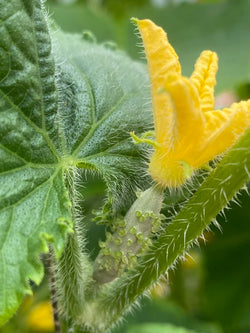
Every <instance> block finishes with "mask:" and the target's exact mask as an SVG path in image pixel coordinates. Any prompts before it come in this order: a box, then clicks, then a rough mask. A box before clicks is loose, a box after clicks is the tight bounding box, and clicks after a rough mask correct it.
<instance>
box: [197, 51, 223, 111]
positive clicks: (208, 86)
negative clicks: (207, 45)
mask: <svg viewBox="0 0 250 333" xmlns="http://www.w3.org/2000/svg"><path fill="white" fill-rule="evenodd" d="M217 70H218V56H217V54H216V53H215V52H212V51H203V52H202V53H201V55H200V57H199V58H198V60H197V61H196V64H195V69H194V72H193V74H192V75H191V81H192V82H193V83H194V84H195V86H196V88H197V90H198V93H199V96H200V103H201V110H202V111H203V112H206V111H211V110H213V109H214V86H215V85H216V73H217Z"/></svg>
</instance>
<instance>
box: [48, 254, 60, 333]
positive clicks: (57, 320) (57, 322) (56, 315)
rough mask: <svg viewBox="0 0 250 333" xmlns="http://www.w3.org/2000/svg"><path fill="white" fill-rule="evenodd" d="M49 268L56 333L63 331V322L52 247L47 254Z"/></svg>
mask: <svg viewBox="0 0 250 333" xmlns="http://www.w3.org/2000/svg"><path fill="white" fill-rule="evenodd" d="M47 263H48V270H49V287H50V300H51V305H52V309H53V319H54V326H55V333H61V332H62V330H61V323H60V316H59V307H58V301H57V293H56V287H55V272H54V254H53V251H52V250H51V248H50V251H49V254H48V256H47Z"/></svg>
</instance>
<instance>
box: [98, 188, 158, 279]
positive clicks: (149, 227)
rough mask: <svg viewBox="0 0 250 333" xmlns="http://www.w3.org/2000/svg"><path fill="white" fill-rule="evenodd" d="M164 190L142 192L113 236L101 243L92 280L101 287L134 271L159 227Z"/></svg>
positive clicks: (119, 223)
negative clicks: (125, 271) (129, 270)
mask: <svg viewBox="0 0 250 333" xmlns="http://www.w3.org/2000/svg"><path fill="white" fill-rule="evenodd" d="M162 200H163V191H162V190H161V189H160V188H158V187H155V186H154V187H151V188H149V189H148V190H146V191H145V192H143V193H142V194H141V195H140V197H139V198H138V199H137V200H136V201H135V202H134V204H133V205H132V206H131V208H130V209H129V211H128V212H127V214H126V216H125V217H124V220H116V221H115V222H114V224H113V230H114V232H113V234H110V233H107V234H106V238H107V239H106V242H100V243H99V245H100V248H101V250H100V253H99V255H98V256H97V258H96V261H95V265H94V273H93V278H94V279H95V280H96V281H97V282H98V283H100V284H103V283H107V282H110V281H112V280H114V279H115V278H117V277H118V276H119V275H121V274H122V273H123V272H124V270H126V269H131V268H133V267H134V265H135V264H136V262H137V257H139V256H141V255H143V254H144V253H145V252H146V250H147V249H148V247H149V246H150V245H151V239H150V238H151V237H152V235H153V234H154V233H156V232H157V231H158V230H159V228H160V226H161V221H160V210H161V205H162Z"/></svg>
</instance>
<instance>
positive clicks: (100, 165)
mask: <svg viewBox="0 0 250 333" xmlns="http://www.w3.org/2000/svg"><path fill="white" fill-rule="evenodd" d="M55 49H56V53H57V55H58V60H57V61H58V63H60V62H63V67H60V66H59V67H58V72H59V73H60V74H59V78H58V84H59V89H60V98H61V100H62V101H63V102H62V103H61V104H60V113H61V117H62V120H63V131H64V137H65V150H66V154H68V155H70V156H71V158H72V159H74V160H75V161H76V164H77V166H78V167H79V168H83V169H86V170H90V171H91V172H97V173H99V174H101V175H102V177H103V178H104V179H105V181H106V182H107V185H108V188H109V189H110V190H111V191H112V193H113V195H114V197H115V198H114V201H115V205H116V204H117V205H123V204H125V202H124V203H123V201H125V199H126V201H128V202H132V200H133V199H134V197H135V196H134V194H133V191H132V190H133V188H135V186H139V187H145V186H146V184H147V182H146V178H145V172H144V171H143V170H144V169H145V152H146V151H145V146H143V145H142V146H138V145H134V144H133V142H132V139H131V137H130V134H129V133H130V132H131V131H135V132H136V133H143V132H144V131H145V130H148V129H150V128H151V125H152V113H151V107H150V91H149V81H148V76H147V72H146V68H145V66H144V65H142V64H140V63H137V62H132V61H131V60H130V59H129V58H128V57H127V56H125V54H123V53H122V52H118V51H117V52H115V51H113V50H110V49H108V48H106V47H105V46H103V45H97V44H95V43H89V42H86V41H85V40H84V39H83V38H82V36H81V35H71V34H64V33H62V32H57V33H56V34H55ZM72 50H73V51H72ZM60 55H61V56H60ZM69 110H71V111H69ZM126 204H127V202H126Z"/></svg>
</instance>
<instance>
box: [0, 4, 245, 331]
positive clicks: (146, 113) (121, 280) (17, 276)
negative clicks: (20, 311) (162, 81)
mask: <svg viewBox="0 0 250 333" xmlns="http://www.w3.org/2000/svg"><path fill="white" fill-rule="evenodd" d="M245 3H246V2H245V1H243V0H241V1H240V2H239V6H238V7H237V8H238V9H237V10H238V11H237V12H236V11H235V7H234V6H235V4H234V2H232V3H230V4H226V5H220V6H221V7H217V8H220V13H219V14H218V17H217V20H219V19H218V18H221V17H222V16H223V15H225V13H226V15H229V14H230V13H231V14H232V13H233V14H234V16H235V13H236V14H237V15H239V14H242V17H241V22H240V27H239V30H238V31H240V30H241V29H242V30H244V29H245V25H246V17H247V11H246V12H245V8H246V7H245ZM189 6H190V5H187V7H185V8H186V13H191V12H192V15H194V16H193V18H197V17H199V18H200V17H201V18H202V15H203V14H202V13H204V11H203V10H205V9H206V10H207V9H208V7H204V8H205V9H204V8H202V7H197V11H196V9H195V10H194V11H193V10H192V11H191V12H188V11H189V10H191V7H189ZM223 6H224V7H223ZM213 8H214V7H213ZM192 9H193V8H192ZM145 10H146V9H145ZM170 10H172V11H171V12H170V14H171V15H173V13H174V10H175V9H174V7H173V8H172V9H170ZM210 10H211V11H210V12H209V15H208V17H210V18H211V17H213V14H212V7H211V8H210ZM163 12H164V11H163ZM178 12H179V13H182V12H181V9H179V11H178ZM145 13H146V12H145ZM151 14H152V16H151V17H153V16H154V15H155V14H154V12H152V13H151ZM151 14H150V15H151ZM170 14H168V15H170ZM157 15H158V14H157ZM188 15H189V14H188ZM190 15H191V14H190ZM192 15H191V16H192ZM237 15H236V17H237ZM173 16H174V15H173ZM226 17H227V16H226ZM161 19H163V16H162V18H160V16H159V20H161ZM164 19H165V18H164ZM185 20H186V18H183V22H184V23H185V26H186V27H187V26H188V27H189V25H188V22H187V21H185ZM189 21H190V16H189ZM215 21H216V20H215ZM215 21H214V24H215V23H216V22H215ZM219 21H220V20H219ZM0 22H1V24H0V33H1V40H0V112H1V122H0V229H1V233H0V246H1V257H0V258H1V259H0V323H1V324H2V323H4V322H6V321H7V320H8V319H9V318H10V317H11V316H12V315H13V313H14V312H15V311H16V309H17V308H18V306H19V304H20V303H21V301H22V298H23V296H24V295H25V294H27V293H31V288H30V284H29V282H28V281H29V280H32V281H34V282H35V283H40V282H41V279H42V276H43V265H42V263H41V261H40V260H39V258H38V255H39V254H40V253H43V252H47V251H48V243H53V248H54V252H55V259H56V278H57V282H56V286H57V296H58V297H59V300H60V307H61V312H62V313H63V314H64V316H65V317H66V321H67V323H68V322H73V324H74V325H75V328H72V329H73V330H74V329H75V332H77V331H79V332H80V331H81V332H85V333H86V332H91V333H95V332H96V333H101V332H104V331H105V330H108V329H110V328H111V327H113V326H114V325H115V324H116V323H117V322H119V320H120V319H121V317H122V315H123V314H124V313H126V312H127V311H128V310H129V309H130V308H131V307H132V306H133V305H134V304H136V303H137V301H138V300H139V299H140V297H141V296H142V295H143V294H144V293H145V292H147V291H148V290H149V288H150V287H151V286H152V285H153V284H154V283H155V282H157V281H158V279H159V278H160V276H161V275H162V274H164V273H165V271H166V270H169V269H170V268H171V267H173V265H174V264H175V263H176V262H177V261H178V259H180V258H182V257H183V255H184V254H185V253H186V251H188V249H189V248H190V247H191V246H192V245H193V244H194V242H196V241H197V239H198V237H199V236H200V235H202V233H203V231H204V229H206V228H207V227H208V225H209V223H210V222H211V220H214V219H215V217H216V215H217V214H218V213H219V212H220V211H221V210H222V209H224V208H225V207H226V206H227V205H228V203H229V201H230V200H231V199H232V198H233V197H234V196H235V194H236V193H237V192H238V191H239V190H240V189H241V188H242V187H243V186H244V184H245V183H246V182H247V180H248V179H249V175H250V172H249V170H250V151H249V146H250V130H248V131H246V133H245V135H244V136H243V137H242V138H241V139H240V140H239V141H238V143H237V144H236V145H235V146H234V147H233V148H232V149H231V150H230V151H229V152H228V154H227V155H226V156H225V157H224V158H223V159H222V161H221V162H220V163H219V165H218V167H217V168H216V169H215V170H214V171H212V172H211V174H210V175H209V176H208V178H207V179H206V180H205V181H204V182H203V183H202V185H201V186H200V187H199V188H198V189H197V191H196V192H195V194H194V195H193V196H192V195H191V194H189V195H188V199H187V200H184V199H183V195H180V196H178V195H176V194H175V193H171V191H168V192H167V195H168V197H167V199H166V200H165V204H166V205H167V208H166V207H165V210H166V211H167V214H168V215H167V218H168V219H167V221H166V222H164V224H163V225H164V228H163V227H160V225H154V222H157V221H158V220H155V215H157V216H158V214H159V211H160V208H161V207H160V206H161V200H162V198H161V193H160V196H159V197H158V196H157V195H156V194H155V193H154V190H152V189H153V188H151V189H150V190H148V192H147V191H145V192H144V194H145V193H150V195H149V196H147V195H146V196H144V194H143V195H142V197H141V198H138V199H137V200H136V196H135V191H136V190H137V188H140V189H142V190H145V189H146V188H148V187H149V185H150V180H149V179H148V176H146V172H145V170H146V160H147V156H148V154H149V151H148V150H147V149H146V147H145V145H139V146H138V145H134V144H133V142H132V140H131V137H130V135H129V132H131V131H135V132H136V133H137V134H139V135H140V134H142V133H144V132H146V131H149V130H151V129H152V128H151V127H152V115H151V110H150V108H151V106H150V104H149V103H148V102H149V101H150V100H149V98H150V92H149V80H148V76H147V73H146V68H145V66H144V65H143V64H141V63H138V62H135V61H132V60H131V59H129V58H128V57H127V56H126V55H125V54H124V53H122V52H121V51H116V50H114V47H113V46H112V45H111V44H110V43H109V44H108V45H107V44H106V46H105V45H97V44H96V42H95V38H92V37H91V35H90V34H89V33H84V34H75V35H72V34H65V33H63V32H62V31H60V29H58V27H57V26H56V25H55V24H54V23H53V22H50V21H49V20H48V18H47V16H46V14H45V12H44V9H43V7H42V5H41V1H40V0H33V1H32V0H27V1H23V0H8V1H7V0H0ZM103 22H104V21H103ZM222 22H224V20H223V21H222ZM225 22H227V24H229V23H230V24H232V20H225ZM238 23H239V20H238V19H237V20H235V21H234V24H238ZM210 25H211V26H212V23H211V22H210ZM163 26H164V25H163ZM99 28H100V27H99ZM101 28H102V27H101ZM223 28H224V23H222V25H221V29H223ZM182 29H183V26H182ZM170 31H171V29H170ZM176 31H177V32H178V31H180V30H178V29H176ZM210 31H211V32H212V29H211V30H210ZM183 33H187V35H186V40H188V43H187V42H186V45H188V48H189V49H193V48H190V42H189V40H194V39H196V37H197V36H198V35H196V32H194V30H193V28H192V29H191V28H190V30H189V29H186V30H185V31H184V32H183ZM188 33H190V35H188ZM176 36H177V35H176ZM180 36H181V34H180ZM212 36H213V35H212ZM214 36H217V37H218V35H216V33H215V31H214ZM217 37H216V38H215V39H216V40H217ZM234 37H235V36H234ZM182 38H183V37H182ZM197 38H198V37H197ZM211 38H212V37H211ZM219 40H220V41H221V39H218V40H217V42H218V41H219ZM235 40H236V39H235ZM217 42H216V43H217ZM133 43H134V41H133ZM237 43H238V44H237ZM237 43H236V49H241V50H242V48H240V47H242V45H243V44H244V43H242V42H240V41H239V42H238V40H237ZM184 44H185V43H184ZM198 44H199V47H200V46H201V44H202V43H201V42H200V40H198V39H197V45H198ZM110 45H111V46H112V47H110ZM208 46H209V45H208ZM197 47H198V46H197ZM206 47H207V46H206ZM234 47H235V46H234ZM177 49H178V47H177ZM194 49H195V48H194ZM246 50H248V46H247V47H246V48H243V50H242V54H244V55H242V56H241V66H242V63H243V64H245V63H246V58H245V54H246V53H247V52H246ZM195 51H197V49H195ZM192 52H193V51H192ZM237 52H238V51H237ZM237 54H238V53H237ZM186 57H187V59H189V55H188V53H186ZM230 57H231V53H230ZM188 61H189V60H188ZM223 61H224V60H223ZM192 62H193V59H192ZM224 62H225V63H226V64H227V65H226V66H228V67H229V63H230V62H229V63H227V61H224ZM187 63H188V62H187ZM230 66H231V63H230ZM234 68H236V72H237V68H238V67H237V64H235V66H234ZM236 72H235V73H236ZM245 72H246V71H244V72H241V73H240V74H237V75H236V74H235V73H233V74H232V78H233V79H232V81H231V83H230V84H231V85H232V84H234V83H235V82H237V80H239V78H240V79H241V80H242V79H244V78H245V77H246V76H245V75H246V74H245ZM237 73H238V72H237ZM230 77H231V76H230ZM226 80H228V78H227V77H226ZM224 83H225V82H224ZM89 175H91V176H93V175H98V176H100V177H101V178H102V179H103V180H104V181H105V184H106V188H105V191H106V193H107V194H108V200H106V204H104V206H103V209H102V210H99V213H97V214H96V217H97V220H98V221H99V222H100V221H101V222H104V221H108V223H107V227H108V228H110V226H111V225H113V226H114V224H115V223H114V221H117V217H118V216H120V215H122V216H125V218H124V221H125V224H126V226H123V227H124V228H123V229H122V230H121V228H120V229H119V228H118V229H119V230H118V232H121V231H122V232H124V231H125V233H127V231H128V230H129V231H130V233H131V234H134V230H135V228H134V227H135V226H134V224H135V223H141V222H142V221H140V219H141V220H143V219H145V220H146V222H147V227H148V228H146V229H145V230H144V228H143V227H140V228H141V229H140V230H139V231H140V233H138V234H136V237H137V238H134V239H133V240H132V241H133V242H134V244H133V245H134V248H133V250H134V256H135V257H136V258H135V259H136V260H135V263H134V267H133V269H131V267H130V266H129V265H125V266H124V267H122V268H123V269H125V273H123V272H119V274H121V276H120V277H118V278H117V279H116V280H115V281H114V282H113V283H108V284H107V285H104V286H99V285H97V283H96V282H95V281H93V280H92V270H93V265H92V263H91V261H90V259H89V257H88V254H87V251H86V249H85V247H86V244H85V243H86V228H85V222H86V220H84V219H83V218H82V215H83V212H82V208H81V200H82V198H81V196H80V187H81V186H82V184H83V183H84V177H86V178H87V177H88V176H89ZM187 186H188V185H187ZM197 187H198V186H197ZM187 189H188V191H189V190H190V188H187ZM191 190H192V191H193V189H191ZM89 191H90V190H89ZM151 191H152V192H151ZM145 197H147V198H146V200H144V199H145ZM143 198H144V199H143ZM154 200H156V203H155V202H154ZM185 201H186V202H185ZM133 202H134V204H133V205H132V206H131V204H132V203H133ZM99 206H100V205H99ZM130 206H131V208H130V209H129V208H128V207H130ZM151 206H152V207H151ZM156 206H157V207H156ZM168 208H169V209H170V213H169V209H168ZM175 208H177V211H178V213H177V214H176V215H174V214H173V213H172V212H174V211H175ZM126 211H128V212H127V213H126ZM149 211H150V212H149ZM152 211H153V215H152ZM102 215H103V216H102ZM214 222H215V221H214ZM154 227H155V228H154ZM156 227H158V228H157V230H156ZM111 229H112V228H111ZM152 229H153V230H152ZM131 230H132V231H133V232H132V231H131ZM135 231H136V230H135ZM151 231H153V234H150V232H151ZM72 232H74V233H72ZM111 232H113V233H114V236H115V238H116V240H118V237H116V236H117V235H115V232H116V230H111ZM145 237H148V238H150V237H151V238H150V242H152V246H151V247H150V249H149V250H148V251H147V252H146V251H145V252H143V256H142V253H141V251H140V250H141V248H140V247H138V244H139V241H145ZM127 241H128V239H126V244H127V245H128V243H127ZM137 241H138V242H137ZM124 244H125V243H124ZM116 245H119V244H116ZM139 245H145V244H139ZM136 247H138V248H136ZM111 250H112V249H111ZM116 250H118V248H115V251H116ZM137 250H138V251H137ZM145 250H146V249H145ZM95 251H97V249H95ZM124 251H127V248H126V246H125V247H124ZM136 251H137V252H136ZM144 253H145V255H144ZM139 254H140V256H139ZM137 257H140V258H139V260H138V263H137V259H138V258H137ZM97 258H98V257H97ZM131 266H132V265H131ZM116 273H117V272H116ZM119 274H115V277H116V276H117V275H119ZM97 314H98V315H97ZM152 325H153V324H152ZM152 325H151V330H154V331H155V332H157V330H161V332H164V329H167V328H168V330H170V329H172V331H173V332H179V331H181V328H175V327H172V328H170V327H163V326H159V325H156V324H155V325H153V326H152ZM164 326H166V325H164ZM135 329H136V330H137V331H139V330H143V331H146V329H149V327H148V328H145V327H138V328H131V333H132V332H133V330H135ZM185 331H186V332H188V331H187V330H185ZM190 332H191V331H190Z"/></svg>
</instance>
